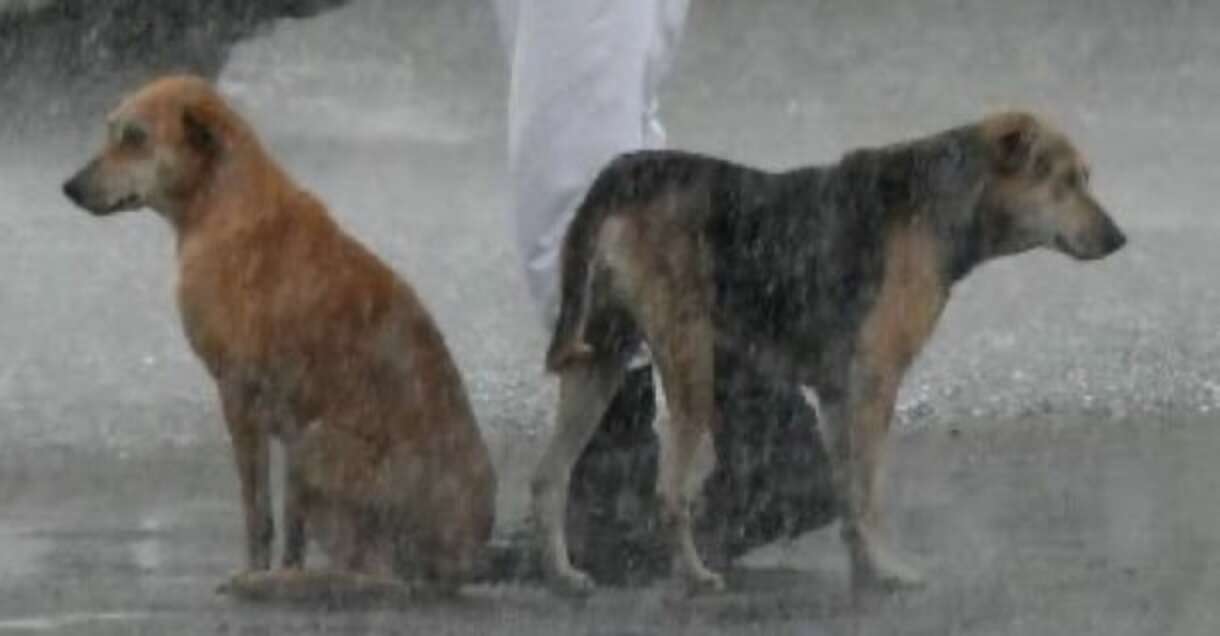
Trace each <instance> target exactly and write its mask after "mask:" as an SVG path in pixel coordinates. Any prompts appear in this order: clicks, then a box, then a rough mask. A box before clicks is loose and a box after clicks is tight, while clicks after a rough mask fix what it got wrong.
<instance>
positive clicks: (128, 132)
mask: <svg viewBox="0 0 1220 636" xmlns="http://www.w3.org/2000/svg"><path fill="white" fill-rule="evenodd" d="M147 138H148V134H147V133H145V132H144V129H143V128H139V127H137V126H124V127H123V133H122V134H121V135H120V136H119V143H120V144H122V145H123V146H126V147H128V148H139V147H140V146H142V145H144V141H145V140H146V139H147Z"/></svg>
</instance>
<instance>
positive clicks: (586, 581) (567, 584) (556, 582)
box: [549, 567, 597, 598]
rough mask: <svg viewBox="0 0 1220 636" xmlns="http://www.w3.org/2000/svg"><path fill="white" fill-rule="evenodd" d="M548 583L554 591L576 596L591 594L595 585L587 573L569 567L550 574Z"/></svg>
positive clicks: (561, 594) (562, 594)
mask: <svg viewBox="0 0 1220 636" xmlns="http://www.w3.org/2000/svg"><path fill="white" fill-rule="evenodd" d="M549 583H550V586H551V590H552V591H553V592H554V593H556V594H558V595H560V596H571V597H577V598H582V597H585V596H588V595H590V594H592V593H593V589H594V588H595V587H597V586H596V585H594V583H593V579H591V578H589V575H588V574H585V573H584V572H581V571H580V570H577V569H576V568H571V567H569V568H565V569H563V570H560V571H558V572H556V573H555V574H553V575H551V577H550V580H549Z"/></svg>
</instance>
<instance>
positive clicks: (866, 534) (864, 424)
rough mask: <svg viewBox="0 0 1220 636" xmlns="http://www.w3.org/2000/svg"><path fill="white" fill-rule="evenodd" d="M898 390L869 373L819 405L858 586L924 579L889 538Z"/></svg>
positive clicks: (902, 584)
mask: <svg viewBox="0 0 1220 636" xmlns="http://www.w3.org/2000/svg"><path fill="white" fill-rule="evenodd" d="M897 390H898V384H897V381H892V380H889V379H888V377H887V376H879V375H875V374H871V373H870V374H867V375H865V376H864V377H860V378H854V379H853V380H852V382H851V383H850V385H849V388H848V390H847V391H845V392H843V393H840V394H838V395H835V396H833V397H830V398H829V399H823V400H822V401H821V403H820V405H819V406H820V408H819V409H818V420H819V424H820V430H821V432H822V438H823V443H824V444H825V446H826V449H827V452H828V454H829V456H830V458H831V464H832V474H833V475H834V481H835V491H836V494H837V496H838V497H839V502H840V503H839V508H840V515H841V519H842V527H841V532H842V537H843V541H844V543H845V545H846V547H847V551H848V555H849V558H850V559H851V572H852V584H853V587H855V588H857V589H860V588H870V587H871V588H883V589H894V588H903V587H913V586H918V585H920V584H922V582H923V578H922V577H921V575H920V574H919V572H918V571H917V570H916V569H915V568H913V567H911V566H910V565H908V564H906V563H905V562H904V561H903V560H902V559H901V558H900V557H899V556H898V555H897V554H896V553H895V551H894V550H893V549H892V548H890V546H889V543H888V541H887V539H886V537H885V524H884V520H883V512H882V485H883V481H884V470H883V469H884V463H885V452H886V446H887V444H886V443H887V436H888V433H889V428H890V420H891V418H892V416H893V410H894V401H895V398H896V397H897Z"/></svg>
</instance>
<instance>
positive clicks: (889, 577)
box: [852, 548, 927, 592]
mask: <svg viewBox="0 0 1220 636" xmlns="http://www.w3.org/2000/svg"><path fill="white" fill-rule="evenodd" d="M926 584H927V580H926V579H925V578H924V576H923V574H921V573H920V571H919V570H918V569H917V568H915V567H914V566H912V565H911V564H909V563H907V562H906V561H904V560H903V559H902V558H900V557H898V556H897V555H896V554H894V553H892V552H890V551H889V550H884V549H876V548H874V549H873V550H872V551H870V555H869V556H868V558H862V559H858V560H857V561H856V562H855V563H854V564H853V566H852V586H853V587H854V588H855V589H857V590H876V591H882V592H898V591H902V590H913V589H918V588H921V587H923V586H925V585H926Z"/></svg>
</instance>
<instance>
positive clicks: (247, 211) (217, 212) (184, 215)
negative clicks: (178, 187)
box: [156, 148, 291, 243]
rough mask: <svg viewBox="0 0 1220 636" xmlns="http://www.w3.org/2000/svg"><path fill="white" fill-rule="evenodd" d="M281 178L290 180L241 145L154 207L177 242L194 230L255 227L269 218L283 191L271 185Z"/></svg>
mask: <svg viewBox="0 0 1220 636" xmlns="http://www.w3.org/2000/svg"><path fill="white" fill-rule="evenodd" d="M268 172H274V173H275V174H274V175H269V174H268ZM272 176H273V177H275V178H269V177H272ZM282 183H291V182H290V181H289V180H288V178H287V176H286V175H283V174H282V171H281V170H280V168H279V167H278V166H276V165H275V163H274V162H273V161H271V160H270V159H269V158H268V157H267V156H266V155H265V154H264V153H263V151H262V149H261V148H244V149H241V152H229V153H226V154H225V155H223V156H219V157H216V158H214V159H213V160H212V163H211V165H209V166H208V167H207V170H206V171H205V172H204V173H203V175H202V176H201V177H200V179H199V181H198V182H197V183H196V184H194V185H193V187H191V188H190V189H189V190H187V191H185V192H183V193H181V194H180V195H179V196H176V197H170V198H169V200H168V201H166V202H165V203H164V204H163V205H161V206H158V207H157V208H156V210H157V212H158V213H159V214H160V215H161V216H162V217H163V218H165V219H166V221H168V222H169V224H170V225H171V226H172V227H173V228H174V231H175V232H176V234H177V235H178V241H179V243H181V242H182V241H183V240H185V239H186V238H187V237H189V236H190V235H191V234H194V233H198V232H205V231H214V230H221V231H223V230H225V229H239V228H241V227H247V226H256V225H259V224H261V223H263V222H264V221H265V220H266V219H268V218H269V217H274V216H275V215H276V214H278V213H279V211H280V208H281V206H280V205H279V201H280V199H281V198H282V196H283V193H282V192H280V191H279V190H278V189H277V188H276V187H273V186H274V184H282Z"/></svg>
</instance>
